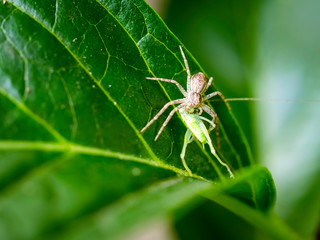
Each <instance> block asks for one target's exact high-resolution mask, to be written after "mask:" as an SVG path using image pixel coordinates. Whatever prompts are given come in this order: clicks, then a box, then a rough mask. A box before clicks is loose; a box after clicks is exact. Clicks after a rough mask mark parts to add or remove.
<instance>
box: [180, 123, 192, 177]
mask: <svg viewBox="0 0 320 240" xmlns="http://www.w3.org/2000/svg"><path fill="white" fill-rule="evenodd" d="M193 138H194V137H193V134H192V132H191V131H190V130H189V129H187V131H186V134H185V135H184V142H183V147H182V151H181V154H180V158H181V160H182V164H183V166H184V168H185V169H186V170H187V172H188V173H189V175H190V176H192V172H191V170H190V168H189V167H188V165H187V162H186V160H185V159H184V156H185V155H186V150H187V146H188V144H189V143H191V142H192V141H193Z"/></svg>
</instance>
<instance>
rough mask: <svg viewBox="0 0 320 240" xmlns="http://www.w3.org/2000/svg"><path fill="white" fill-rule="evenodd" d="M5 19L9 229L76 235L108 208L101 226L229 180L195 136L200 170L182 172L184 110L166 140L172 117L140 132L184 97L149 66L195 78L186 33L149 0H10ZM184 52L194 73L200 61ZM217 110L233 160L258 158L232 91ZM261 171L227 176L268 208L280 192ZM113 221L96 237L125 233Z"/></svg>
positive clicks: (1, 91) (0, 10) (0, 82)
mask: <svg viewBox="0 0 320 240" xmlns="http://www.w3.org/2000/svg"><path fill="white" fill-rule="evenodd" d="M0 22H1V31H0V53H1V54H0V109H1V115H0V121H1V123H2V126H1V128H0V139H1V140H0V164H1V166H2V167H1V171H0V189H1V193H0V194H1V195H0V202H1V204H0V205H1V206H2V207H1V210H0V221H1V225H2V226H3V227H2V228H1V230H0V237H1V238H4V239H30V238H36V237H39V238H41V237H48V236H49V235H51V233H53V232H58V233H60V232H61V234H62V235H61V236H60V237H63V234H66V235H65V236H68V235H67V234H68V233H69V230H68V229H69V227H70V229H72V228H73V225H72V224H75V225H77V223H78V222H80V223H81V222H86V221H89V222H90V219H95V217H96V216H100V215H101V216H102V219H104V220H102V223H101V224H102V225H101V226H100V227H103V226H105V225H104V224H109V223H110V221H111V220H110V218H111V216H114V217H118V219H119V221H120V220H121V219H122V216H123V214H128V216H131V217H132V218H131V219H130V218H128V220H127V222H123V223H124V224H127V225H130V224H133V222H132V219H134V218H138V216H139V214H142V216H144V214H143V213H144V212H145V211H146V212H148V211H149V212H148V213H149V214H145V215H146V216H147V217H146V218H145V219H148V217H149V218H150V217H154V216H156V215H157V213H159V209H160V210H161V213H165V212H170V211H173V210H174V209H176V208H179V207H181V206H182V205H184V204H186V203H187V202H188V201H190V200H192V199H193V198H194V197H195V196H196V195H198V194H199V192H200V191H202V190H203V189H211V184H210V182H212V181H225V180H226V178H227V177H225V176H224V175H225V174H227V173H226V169H224V168H223V167H222V166H220V165H219V164H218V163H217V161H216V160H215V159H214V157H213V156H212V155H211V154H210V152H209V151H208V149H203V148H202V146H201V145H200V144H199V143H196V142H194V143H192V144H191V145H190V146H189V147H188V151H187V155H186V160H187V162H188V165H189V167H190V168H191V170H192V171H193V177H194V178H196V179H199V180H197V181H194V182H192V181H191V182H190V183H189V182H188V180H183V181H182V180H181V179H180V177H181V176H184V175H186V171H185V170H184V168H183V166H182V163H181V160H180V151H181V148H182V145H183V138H184V132H185V130H186V128H185V126H184V124H183V122H182V121H181V118H180V117H179V116H175V117H174V118H173V119H172V121H171V122H170V124H169V125H168V126H167V127H166V129H165V131H164V132H163V133H162V135H161V137H160V138H159V140H158V141H157V142H154V141H153V138H154V136H155V134H156V131H157V130H158V129H159V127H160V126H161V124H162V122H163V120H164V116H163V117H161V118H160V119H159V120H158V121H157V123H155V124H153V126H152V127H150V129H148V130H147V131H146V132H145V134H143V135H142V134H141V133H140V129H141V128H142V127H143V126H144V125H145V124H146V123H147V121H148V120H150V119H151V118H152V117H153V116H154V114H155V112H157V111H158V110H159V109H160V108H161V107H162V106H163V105H164V104H165V103H166V102H168V101H170V100H172V99H177V98H181V97H182V95H181V93H179V91H178V90H177V89H176V86H171V85H170V84H162V83H157V82H154V81H148V80H146V79H145V77H152V76H157V77H163V78H173V79H176V80H177V81H179V82H180V83H181V84H182V85H183V86H185V85H186V72H185V68H184V65H183V59H182V56H181V54H180V51H179V45H182V44H181V43H180V42H179V40H178V39H177V38H176V37H175V36H174V35H173V34H172V33H171V32H170V31H169V30H168V28H167V27H166V26H165V25H164V24H163V22H162V20H161V19H160V18H159V17H158V16H157V15H156V14H155V13H154V11H153V10H152V9H151V8H150V7H149V6H148V5H147V4H146V3H145V2H144V1H141V0H126V1H117V0H115V1H84V2H83V1H82V2H77V3H76V2H72V1H46V2H45V3H44V2H43V1H40V0H39V1H8V2H7V3H6V4H1V5H0ZM185 53H186V55H187V58H188V61H189V65H190V68H191V73H192V74H194V73H196V72H199V71H202V72H203V70H202V69H201V67H200V66H199V64H198V63H197V62H196V61H195V60H194V58H193V57H192V56H191V54H190V53H189V52H188V51H187V50H186V49H185ZM214 90H215V89H214V88H211V89H210V91H214ZM214 109H215V111H216V112H217V114H218V116H219V119H220V139H221V148H220V149H218V148H217V151H218V153H219V155H220V156H221V158H222V159H223V160H224V161H226V162H228V163H229V164H230V165H231V166H232V169H233V171H236V170H237V169H240V168H242V167H245V166H247V167H248V166H250V165H251V159H250V154H249V151H248V148H247V144H246V140H245V139H244V138H243V136H242V133H241V130H240V129H239V127H238V125H237V123H236V121H235V119H234V117H233V114H232V112H231V111H230V110H229V109H228V108H227V106H226V105H225V104H224V103H223V102H217V103H216V104H215V105H214ZM212 137H213V138H214V139H215V137H214V134H212ZM215 143H216V141H215ZM262 172H265V173H266V175H265V180H266V181H267V182H269V183H270V184H265V182H264V183H259V182H256V181H255V180H252V179H251V180H250V181H248V182H247V183H246V184H245V186H241V187H240V186H238V187H237V186H236V187H235V188H233V187H232V186H233V185H232V184H231V185H230V186H229V185H227V186H228V187H227V188H226V189H229V192H228V194H230V195H231V196H234V197H235V198H237V199H241V200H242V201H244V202H246V203H248V204H249V205H250V206H252V207H253V208H256V209H259V210H260V211H262V212H264V211H268V210H269V209H270V207H271V206H272V205H273V202H274V196H275V191H274V186H273V183H272V177H271V175H270V174H269V173H268V172H267V170H265V169H263V170H262ZM177 174H178V175H179V176H178V177H177ZM228 182H230V181H227V183H228ZM167 183H169V184H167ZM154 186H155V187H154ZM158 186H160V188H162V190H159V193H158V192H156V194H155V195H153V194H151V195H150V192H148V191H149V190H148V189H151V192H152V191H157V189H158ZM256 190H259V192H258V191H256ZM180 193H181V194H180ZM226 193H227V192H226ZM260 193H261V194H260ZM259 194H260V195H259ZM264 194H266V195H267V198H265V196H264ZM130 196H131V197H132V198H133V199H136V200H134V202H136V203H139V202H141V203H142V202H144V201H145V202H148V201H152V204H153V205H152V207H150V209H143V208H142V209H140V210H141V211H142V213H141V212H140V213H139V211H137V210H136V209H134V208H133V207H132V206H133V205H131V204H130V201H129V203H128V202H126V200H125V199H126V198H128V199H131V197H130ZM172 200H174V201H172ZM171 201H172V202H171ZM237 201H238V200H237ZM122 202H124V203H125V204H124V209H126V211H127V212H125V213H124V212H123V211H124V210H123V209H121V204H122ZM164 203H165V204H164ZM119 206H120V207H119ZM125 207H127V208H125ZM105 208H107V210H106V211H104V209H105ZM157 209H158V210H157ZM129 220H130V221H129ZM93 223H94V224H93V227H94V228H96V227H99V224H100V223H97V222H96V221H93ZM120 223H121V222H120ZM113 224H117V223H113ZM71 225H72V226H71ZM80 226H81V224H80ZM88 226H90V225H88ZM17 228H19V231H15V230H16V229H17ZM76 228H77V227H76ZM84 231H85V229H84ZM112 231H113V232H112ZM112 231H111V232H105V233H104V234H102V235H98V236H97V238H96V239H98V238H99V237H101V238H103V239H104V238H105V236H108V235H112V236H117V235H121V233H122V230H121V228H120V227H119V226H118V228H116V227H115V230H112Z"/></svg>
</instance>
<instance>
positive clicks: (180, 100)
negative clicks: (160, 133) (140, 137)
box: [140, 98, 184, 133]
mask: <svg viewBox="0 0 320 240" xmlns="http://www.w3.org/2000/svg"><path fill="white" fill-rule="evenodd" d="M183 102H184V98H182V99H177V100H173V101H171V102H168V103H166V104H165V105H164V106H163V107H162V109H161V110H160V111H159V112H158V113H157V115H155V116H154V118H153V119H152V120H151V121H150V122H148V123H147V125H146V126H145V127H144V128H142V129H141V130H140V132H141V133H142V132H144V131H145V130H146V129H147V128H148V127H149V126H150V125H151V124H152V123H153V122H154V121H156V120H157V119H158V118H159V117H160V115H161V114H162V113H163V112H164V111H165V110H166V109H167V108H168V107H169V106H170V105H173V104H176V103H183Z"/></svg>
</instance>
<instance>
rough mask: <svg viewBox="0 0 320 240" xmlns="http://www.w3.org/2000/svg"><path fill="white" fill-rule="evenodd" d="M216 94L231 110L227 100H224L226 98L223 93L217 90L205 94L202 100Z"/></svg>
mask: <svg viewBox="0 0 320 240" xmlns="http://www.w3.org/2000/svg"><path fill="white" fill-rule="evenodd" d="M216 95H219V96H220V97H221V99H222V100H223V101H224V102H225V103H226V105H227V107H228V109H229V110H231V107H230V105H229V103H228V101H227V100H226V98H225V97H224V96H223V94H222V93H221V92H218V91H216V92H213V93H210V94H208V95H207V96H205V98H204V99H203V101H206V100H208V99H209V98H212V97H213V96H216Z"/></svg>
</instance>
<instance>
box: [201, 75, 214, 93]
mask: <svg viewBox="0 0 320 240" xmlns="http://www.w3.org/2000/svg"><path fill="white" fill-rule="evenodd" d="M212 80H213V77H211V78H210V79H209V81H208V84H207V86H206V88H205V90H204V91H203V93H205V92H206V91H207V90H208V89H209V87H210V86H211V84H212Z"/></svg>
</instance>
